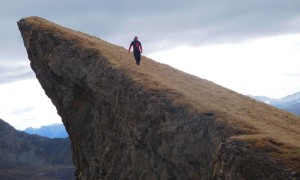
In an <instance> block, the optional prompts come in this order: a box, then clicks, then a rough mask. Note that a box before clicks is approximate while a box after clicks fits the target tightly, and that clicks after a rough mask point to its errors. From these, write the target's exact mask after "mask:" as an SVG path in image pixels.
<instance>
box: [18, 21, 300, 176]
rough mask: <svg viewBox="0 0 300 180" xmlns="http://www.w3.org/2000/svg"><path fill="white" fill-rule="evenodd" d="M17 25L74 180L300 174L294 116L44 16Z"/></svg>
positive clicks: (299, 132)
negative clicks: (55, 117) (67, 148)
mask: <svg viewBox="0 0 300 180" xmlns="http://www.w3.org/2000/svg"><path fill="white" fill-rule="evenodd" d="M18 25H19V29H20V31H21V34H22V37H23V39H24V45H25V47H26V50H27V53H28V57H29V59H30V61H31V67H32V69H33V70H34V72H35V73H36V76H37V79H38V80H39V82H40V84H41V86H42V87H43V89H44V90H45V92H46V94H47V95H48V96H49V98H50V99H51V100H52V102H53V104H54V105H55V106H56V108H57V111H58V114H59V115H60V116H61V117H62V120H63V123H64V125H65V127H66V130H67V132H68V133H69V136H70V139H71V141H72V148H73V158H74V162H75V166H76V167H77V171H76V176H77V178H78V179H120V178H121V179H217V178H220V179H286V178H287V179H289V178H292V177H297V176H299V166H300V165H299V164H300V163H299V162H300V142H299V138H300V123H299V122H300V118H299V117H297V116H295V115H293V114H290V113H288V112H285V111H282V110H279V109H276V108H274V107H271V106H269V105H265V104H263V103H261V102H258V101H256V100H253V99H251V98H249V97H246V96H243V95H240V94H238V93H236V92H233V91H231V90H228V89H226V88H223V87H221V86H218V85H216V84H214V83H212V82H210V81H207V80H204V79H200V78H197V77H195V76H192V75H189V74H186V73H183V72H181V71H178V70H176V69H174V68H171V67H170V66H167V65H164V64H160V63H157V62H155V61H153V60H151V59H149V58H146V57H142V64H141V66H136V65H135V63H134V60H133V57H132V55H131V54H127V50H126V49H124V48H122V47H119V46H115V45H112V44H109V43H107V42H105V41H103V40H100V39H98V38H96V37H92V36H89V35H86V34H83V33H81V32H76V31H73V30H70V29H67V28H64V27H61V26H59V25H56V24H54V23H51V22H49V21H47V20H44V19H42V18H38V17H30V18H26V19H22V20H20V21H19V22H18ZM212 70H213V69H212Z"/></svg>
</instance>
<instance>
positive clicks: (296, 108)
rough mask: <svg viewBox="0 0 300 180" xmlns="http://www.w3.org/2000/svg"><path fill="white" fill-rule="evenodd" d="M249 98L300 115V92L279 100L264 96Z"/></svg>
mask: <svg viewBox="0 0 300 180" xmlns="http://www.w3.org/2000/svg"><path fill="white" fill-rule="evenodd" d="M250 97H252V98H254V99H256V100H258V101H261V102H264V103H267V104H270V105H272V106H275V107H277V108H280V109H283V110H286V111H289V112H291V113H294V114H297V115H300V92H297V93H295V94H292V95H289V96H286V97H283V98H280V99H272V98H269V97H266V96H250Z"/></svg>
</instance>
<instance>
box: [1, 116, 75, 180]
mask: <svg viewBox="0 0 300 180" xmlns="http://www.w3.org/2000/svg"><path fill="white" fill-rule="evenodd" d="M0 144H1V146H0V179H24V178H26V177H27V178H28V179H30V178H33V177H36V178H37V177H38V179H44V178H46V179H47V178H50V179H61V178H62V179H64V178H66V179H74V166H73V162H72V158H71V151H70V141H69V139H49V138H46V137H41V136H37V135H29V134H27V133H25V132H21V131H17V130H16V129H14V128H13V127H12V126H10V125H9V124H8V123H6V122H5V121H3V120H2V119H0ZM41 173H44V174H41Z"/></svg>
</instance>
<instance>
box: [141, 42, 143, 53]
mask: <svg viewBox="0 0 300 180" xmlns="http://www.w3.org/2000/svg"><path fill="white" fill-rule="evenodd" d="M140 50H141V53H142V52H143V48H142V44H141V43H140Z"/></svg>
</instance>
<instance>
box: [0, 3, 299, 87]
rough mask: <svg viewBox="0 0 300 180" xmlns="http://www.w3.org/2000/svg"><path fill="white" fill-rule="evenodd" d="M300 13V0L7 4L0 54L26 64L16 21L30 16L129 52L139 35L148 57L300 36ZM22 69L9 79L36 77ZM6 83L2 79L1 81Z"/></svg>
mask: <svg viewBox="0 0 300 180" xmlns="http://www.w3.org/2000/svg"><path fill="white" fill-rule="evenodd" d="M299 12H300V1H294V0H286V1H282V0H264V1H259V0H253V1H249V0H240V1H204V0H189V1H182V0H165V1H160V0H152V1H146V0H140V1H118V2H116V1H107V0H87V1H79V0H75V1H74V0H64V1H61V0H52V1H41V0H27V1H18V0H3V1H2V6H1V7H0V17H1V18H0V24H1V29H0V34H1V36H0V48H1V50H0V54H1V53H6V54H7V56H11V57H20V58H19V59H21V58H22V59H23V61H25V59H26V57H27V55H26V52H25V48H24V46H23V42H22V38H21V36H20V33H19V30H18V28H17V24H16V22H17V21H18V20H19V19H21V18H23V17H28V16H40V17H43V18H46V19H48V20H50V21H53V22H55V23H58V24H60V25H63V26H66V27H69V28H72V29H75V30H79V31H82V32H86V33H88V34H92V35H95V36H98V37H100V38H102V39H104V40H107V41H109V42H112V43H115V44H117V45H121V46H124V47H125V48H127V47H128V45H129V42H130V41H131V40H132V38H133V36H135V35H138V36H139V37H140V40H141V41H142V43H143V46H144V49H145V53H150V52H153V51H157V50H161V49H166V48H172V47H174V46H178V45H191V46H201V45H205V44H213V43H224V42H231V43H234V42H240V41H245V40H249V39H252V38H259V37H265V36H276V35H280V34H290V33H299V32H300V23H299V21H300V15H299ZM15 59H17V58H15ZM0 61H8V60H3V59H0ZM11 61H12V60H11ZM23 68H24V71H22V72H23V75H22V73H15V75H10V76H7V79H6V80H8V79H10V80H15V79H18V78H21V77H23V76H24V75H25V74H27V77H33V76H32V75H29V74H28V72H27V71H31V70H30V67H29V65H27V66H23ZM2 70H3V71H1V74H3V73H8V72H11V70H12V69H11V68H9V67H7V68H6V67H2ZM19 70H20V69H19ZM4 81H5V80H3V79H0V83H1V82H4Z"/></svg>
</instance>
